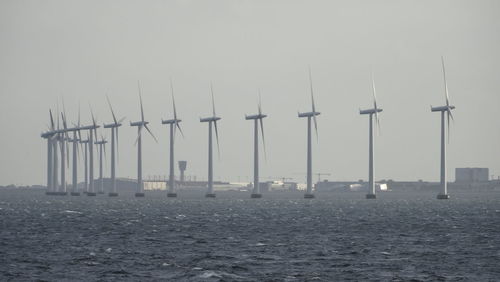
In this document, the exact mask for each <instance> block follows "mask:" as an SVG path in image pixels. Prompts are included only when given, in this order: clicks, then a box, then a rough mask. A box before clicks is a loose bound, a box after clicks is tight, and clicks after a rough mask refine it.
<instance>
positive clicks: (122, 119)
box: [118, 117, 126, 123]
mask: <svg viewBox="0 0 500 282" xmlns="http://www.w3.org/2000/svg"><path fill="white" fill-rule="evenodd" d="M125 119H126V117H122V118H121V119H120V120H119V121H118V123H122V122H123V121H124V120H125Z"/></svg>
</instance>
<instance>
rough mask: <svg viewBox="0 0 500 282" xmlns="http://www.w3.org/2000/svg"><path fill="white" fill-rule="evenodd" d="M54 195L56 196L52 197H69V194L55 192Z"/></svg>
mask: <svg viewBox="0 0 500 282" xmlns="http://www.w3.org/2000/svg"><path fill="white" fill-rule="evenodd" d="M53 193H54V194H52V195H54V196H66V195H68V192H53Z"/></svg>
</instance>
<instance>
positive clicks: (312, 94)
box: [309, 67, 316, 123]
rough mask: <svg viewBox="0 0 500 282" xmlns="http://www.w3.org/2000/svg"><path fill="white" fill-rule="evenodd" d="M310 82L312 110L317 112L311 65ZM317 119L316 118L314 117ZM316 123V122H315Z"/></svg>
mask: <svg viewBox="0 0 500 282" xmlns="http://www.w3.org/2000/svg"><path fill="white" fill-rule="evenodd" d="M309 84H310V86H311V102H312V111H313V112H316V106H315V105H314V91H313V82H312V74H311V67H309ZM314 120H316V118H314ZM315 123H316V122H315Z"/></svg>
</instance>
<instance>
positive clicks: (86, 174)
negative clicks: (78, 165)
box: [80, 134, 90, 194]
mask: <svg viewBox="0 0 500 282" xmlns="http://www.w3.org/2000/svg"><path fill="white" fill-rule="evenodd" d="M89 139H90V138H89V135H88V134H87V139H86V140H80V144H84V158H83V162H84V175H83V177H84V181H83V183H84V187H83V192H84V193H86V194H87V193H88V192H89V171H88V163H89V162H88V144H89Z"/></svg>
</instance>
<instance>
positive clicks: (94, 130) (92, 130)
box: [80, 107, 100, 196]
mask: <svg viewBox="0 0 500 282" xmlns="http://www.w3.org/2000/svg"><path fill="white" fill-rule="evenodd" d="M90 115H91V116H92V124H91V125H88V126H84V127H81V128H80V129H81V130H88V131H89V138H88V143H86V144H87V148H88V152H89V171H88V173H89V175H88V177H89V178H88V179H89V189H88V191H87V196H96V195H97V194H96V192H95V187H94V134H95V137H96V138H97V128H99V127H100V126H99V125H97V122H96V120H95V117H94V112H93V111H92V107H90ZM82 143H83V142H82Z"/></svg>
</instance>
